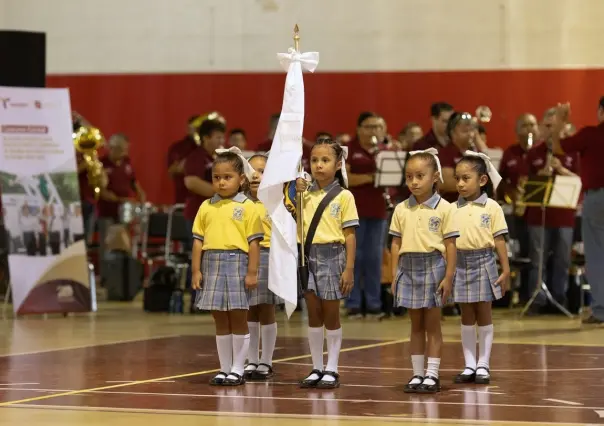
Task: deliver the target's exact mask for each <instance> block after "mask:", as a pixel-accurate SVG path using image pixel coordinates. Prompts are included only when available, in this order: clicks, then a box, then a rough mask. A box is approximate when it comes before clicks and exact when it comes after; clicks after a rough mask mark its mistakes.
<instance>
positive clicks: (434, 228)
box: [428, 216, 442, 232]
mask: <svg viewBox="0 0 604 426" xmlns="http://www.w3.org/2000/svg"><path fill="white" fill-rule="evenodd" d="M441 221H442V220H441V218H440V217H437V216H432V217H431V218H430V220H429V221H428V229H429V230H430V232H438V230H439V229H440V223H441Z"/></svg>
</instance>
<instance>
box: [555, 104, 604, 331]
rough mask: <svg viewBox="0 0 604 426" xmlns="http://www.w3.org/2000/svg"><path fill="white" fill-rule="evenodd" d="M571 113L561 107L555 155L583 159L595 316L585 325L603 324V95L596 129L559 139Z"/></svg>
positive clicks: (586, 239) (586, 240) (589, 272)
mask: <svg viewBox="0 0 604 426" xmlns="http://www.w3.org/2000/svg"><path fill="white" fill-rule="evenodd" d="M569 113H570V106H569V105H568V104H565V105H560V106H558V108H557V110H556V118H557V119H556V121H555V126H554V129H553V132H552V141H553V146H554V152H557V153H559V154H562V153H567V154H572V153H577V154H579V156H580V158H581V180H582V181H583V191H584V194H585V196H584V198H583V216H582V222H581V223H582V231H583V243H584V246H585V262H586V269H587V281H588V282H589V285H590V287H591V294H592V300H593V304H592V315H591V316H590V317H589V318H587V319H585V320H584V321H583V322H584V323H585V324H598V325H602V324H604V167H603V166H602V158H604V96H602V97H601V98H600V103H599V104H598V110H597V118H598V123H599V124H598V125H597V126H587V127H584V128H582V129H581V130H579V132H577V133H576V134H575V135H573V136H569V137H567V138H566V139H563V140H560V132H561V131H562V129H563V128H564V123H565V122H566V121H567V119H568V116H569Z"/></svg>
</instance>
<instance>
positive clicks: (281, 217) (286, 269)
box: [258, 49, 319, 317]
mask: <svg viewBox="0 0 604 426" xmlns="http://www.w3.org/2000/svg"><path fill="white" fill-rule="evenodd" d="M277 57H278V58H279V62H280V63H281V66H282V67H283V68H284V69H285V70H286V71H287V77H286V79H285V91H284V94H283V107H282V109H281V116H280V118H279V124H278V125H277V131H276V132H275V137H274V139H273V143H272V145H271V150H270V153H269V156H268V161H267V163H266V168H265V170H264V174H263V176H262V182H261V183H260V187H259V188H258V199H259V200H260V201H262V203H263V204H264V206H265V207H266V210H267V211H268V213H269V215H270V217H271V221H272V235H271V250H270V256H269V266H268V288H269V289H270V290H271V291H272V292H273V293H275V294H276V295H277V296H279V297H281V298H282V299H283V300H284V301H285V308H286V312H287V316H288V317H289V316H291V314H292V313H293V312H294V310H295V309H296V305H297V303H298V284H297V280H298V275H297V274H298V240H297V229H296V221H295V220H294V218H293V216H292V214H291V213H290V211H288V209H287V208H286V206H285V201H286V200H285V196H284V185H285V184H287V183H289V182H292V181H295V180H296V177H298V174H299V171H298V168H299V165H300V160H301V159H302V129H303V127H304V80H303V78H302V68H304V69H306V70H308V71H310V72H313V71H314V70H315V69H316V68H317V65H318V64H319V53H317V52H309V53H299V52H297V51H295V50H294V49H289V51H288V53H279V54H277Z"/></svg>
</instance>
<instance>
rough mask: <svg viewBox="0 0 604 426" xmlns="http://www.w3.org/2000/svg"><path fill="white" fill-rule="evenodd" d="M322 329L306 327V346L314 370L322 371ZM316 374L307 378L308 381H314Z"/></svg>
mask: <svg viewBox="0 0 604 426" xmlns="http://www.w3.org/2000/svg"><path fill="white" fill-rule="evenodd" d="M323 341H324V338H323V327H308V345H309V346H310V355H311V356H312V364H313V369H314V370H319V371H323ZM318 378H319V377H318V376H317V375H316V374H311V375H310V376H308V379H309V380H316V379H318Z"/></svg>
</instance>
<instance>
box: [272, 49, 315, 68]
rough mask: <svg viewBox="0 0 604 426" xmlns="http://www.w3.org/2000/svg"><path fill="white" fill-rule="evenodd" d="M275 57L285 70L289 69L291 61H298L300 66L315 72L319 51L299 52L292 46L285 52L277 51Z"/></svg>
mask: <svg viewBox="0 0 604 426" xmlns="http://www.w3.org/2000/svg"><path fill="white" fill-rule="evenodd" d="M277 58H278V59H279V63H280V64H281V67H282V68H283V69H284V70H285V71H289V66H290V65H291V63H292V62H300V64H301V65H302V68H303V69H305V70H306V71H310V72H315V70H316V69H317V66H318V65H319V52H305V53H300V52H297V51H296V49H294V48H293V47H290V48H289V49H287V53H277Z"/></svg>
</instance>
